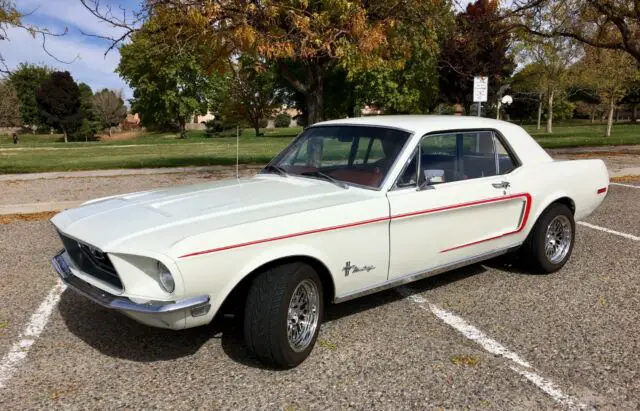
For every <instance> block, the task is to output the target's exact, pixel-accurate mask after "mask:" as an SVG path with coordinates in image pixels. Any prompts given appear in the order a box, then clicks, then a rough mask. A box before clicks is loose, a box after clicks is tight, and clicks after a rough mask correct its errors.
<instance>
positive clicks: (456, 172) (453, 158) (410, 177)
mask: <svg viewBox="0 0 640 411" xmlns="http://www.w3.org/2000/svg"><path fill="white" fill-rule="evenodd" d="M516 167H517V163H516V161H515V160H514V159H513V158H512V156H511V155H510V154H509V152H508V151H507V150H506V149H505V147H504V145H503V144H502V143H501V142H500V139H499V138H498V137H497V136H496V134H495V133H494V132H493V131H490V130H486V131H484V130H480V131H475V130H474V131H460V132H452V133H443V134H432V135H427V136H424V137H423V138H422V140H421V141H420V144H419V146H418V148H417V150H416V152H415V153H414V155H413V156H412V157H411V160H410V161H409V162H408V163H407V165H406V167H405V169H404V171H403V173H402V174H401V176H400V178H399V179H398V182H397V184H396V186H397V187H398V188H403V187H416V186H419V185H420V184H422V183H424V182H428V183H429V184H431V185H433V184H442V183H449V182H454V181H460V180H469V179H474V178H483V177H490V176H495V175H501V174H507V173H509V172H511V171H512V170H513V169H515V168H516ZM418 168H419V170H418ZM418 171H419V172H418Z"/></svg>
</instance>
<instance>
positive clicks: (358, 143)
mask: <svg viewBox="0 0 640 411" xmlns="http://www.w3.org/2000/svg"><path fill="white" fill-rule="evenodd" d="M409 136H410V134H409V133H408V132H406V131H401V130H395V129H389V128H382V127H367V126H346V125H345V126H342V125H341V126H318V127H311V128H308V129H306V130H305V131H304V132H303V133H302V134H301V135H300V136H299V137H298V138H297V139H296V140H295V141H294V142H293V143H292V144H291V145H290V146H289V147H287V148H286V149H285V150H284V151H282V152H281V153H280V154H279V155H278V156H277V157H276V158H275V159H274V160H273V161H272V162H271V163H269V165H268V166H267V167H265V169H264V170H263V172H265V173H266V172H269V173H273V172H277V170H280V172H279V174H281V173H282V172H283V171H284V172H286V173H287V174H292V175H298V176H303V177H309V178H324V179H326V180H328V181H331V180H333V181H334V182H335V181H338V182H342V183H346V184H355V185H360V186H364V187H370V188H379V187H380V185H381V184H382V182H383V181H384V179H385V177H386V175H387V173H388V172H389V170H390V169H391V166H392V165H393V163H395V160H396V158H397V157H398V155H399V154H400V152H401V151H402V148H403V147H404V145H405V143H406V142H407V140H408V139H409Z"/></svg>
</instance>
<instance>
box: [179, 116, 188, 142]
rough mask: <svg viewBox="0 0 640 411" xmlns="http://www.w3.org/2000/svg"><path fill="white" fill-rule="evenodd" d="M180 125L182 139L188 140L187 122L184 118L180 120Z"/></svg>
mask: <svg viewBox="0 0 640 411" xmlns="http://www.w3.org/2000/svg"><path fill="white" fill-rule="evenodd" d="M178 122H179V123H180V138H187V121H186V120H185V119H184V118H179V119H178Z"/></svg>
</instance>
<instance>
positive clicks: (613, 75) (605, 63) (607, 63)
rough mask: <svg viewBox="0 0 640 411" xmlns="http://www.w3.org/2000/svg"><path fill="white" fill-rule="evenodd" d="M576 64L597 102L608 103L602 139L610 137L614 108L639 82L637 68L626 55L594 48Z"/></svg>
mask: <svg viewBox="0 0 640 411" xmlns="http://www.w3.org/2000/svg"><path fill="white" fill-rule="evenodd" d="M579 64H580V66H581V69H582V70H583V71H582V79H583V81H584V82H585V83H586V84H587V85H588V86H589V87H592V88H594V89H595V90H597V92H598V94H599V95H600V98H601V99H602V100H603V101H605V102H606V103H607V111H608V116H607V130H606V134H605V135H606V136H607V137H610V136H611V129H612V127H613V113H614V111H615V109H616V105H617V104H618V102H619V101H620V100H621V99H622V98H623V97H624V96H625V95H626V94H627V92H628V91H629V89H630V88H631V87H632V86H633V85H634V83H635V81H637V80H638V79H639V78H640V75H639V72H638V68H637V66H636V65H635V61H634V59H633V57H632V56H631V55H629V54H628V53H624V52H621V51H618V50H606V49H595V48H593V47H588V48H587V49H586V53H585V56H584V58H583V59H582V61H581V62H580V63H579Z"/></svg>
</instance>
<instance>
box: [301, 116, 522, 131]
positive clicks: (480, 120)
mask: <svg viewBox="0 0 640 411" xmlns="http://www.w3.org/2000/svg"><path fill="white" fill-rule="evenodd" d="M328 125H359V126H378V127H382V126H384V127H393V128H399V129H402V130H407V131H410V132H413V133H429V132H433V131H441V130H455V129H474V128H490V129H502V128H504V127H510V126H513V124H511V123H508V122H506V121H501V120H494V119H491V118H485V117H470V116H442V115H423V114H420V115H418V114H416V115H384V116H365V117H353V118H344V119H338V120H329V121H323V122H320V123H316V124H314V125H313V127H317V126H328Z"/></svg>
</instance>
